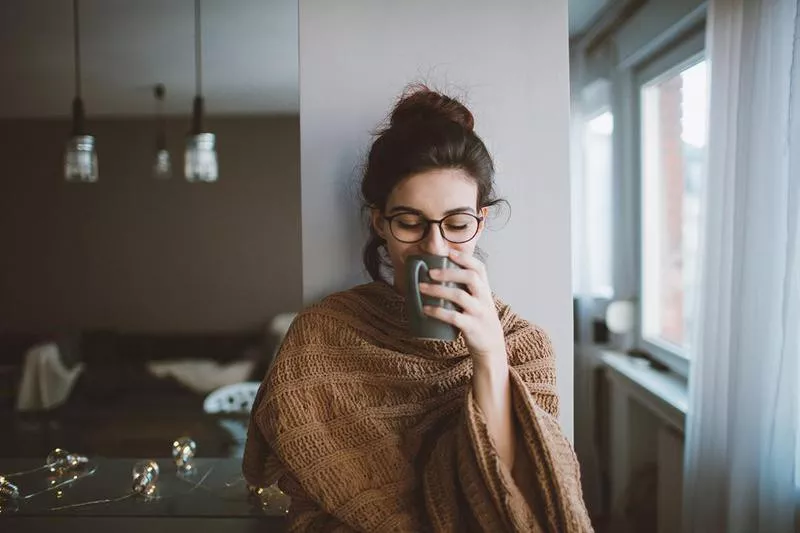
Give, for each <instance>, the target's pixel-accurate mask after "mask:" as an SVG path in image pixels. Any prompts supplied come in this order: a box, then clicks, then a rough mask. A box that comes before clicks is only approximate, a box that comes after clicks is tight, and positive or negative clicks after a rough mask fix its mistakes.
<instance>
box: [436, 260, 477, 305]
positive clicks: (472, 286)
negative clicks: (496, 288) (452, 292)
mask: <svg viewBox="0 0 800 533" xmlns="http://www.w3.org/2000/svg"><path fill="white" fill-rule="evenodd" d="M428 274H429V275H430V277H431V279H434V280H436V281H441V282H443V283H445V282H450V283H461V284H463V285H466V286H467V289H468V290H469V292H470V294H472V295H473V296H474V297H476V298H480V299H483V298H486V297H487V296H488V295H490V294H491V290H490V289H489V286H488V283H487V282H486V280H485V279H483V278H481V276H480V274H478V273H477V272H475V271H474V270H462V269H460V268H435V269H431V270H430V271H429V272H428Z"/></svg>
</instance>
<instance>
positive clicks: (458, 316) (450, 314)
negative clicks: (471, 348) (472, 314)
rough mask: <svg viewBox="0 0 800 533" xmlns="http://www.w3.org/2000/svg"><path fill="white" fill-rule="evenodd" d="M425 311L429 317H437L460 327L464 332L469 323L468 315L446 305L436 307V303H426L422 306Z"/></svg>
mask: <svg viewBox="0 0 800 533" xmlns="http://www.w3.org/2000/svg"><path fill="white" fill-rule="evenodd" d="M422 310H423V312H424V313H425V314H426V315H428V316H429V317H432V318H436V319H439V320H441V321H442V322H444V323H445V324H450V325H451V326H455V327H456V328H458V329H460V330H461V331H462V332H463V331H464V329H465V326H466V325H467V320H468V319H467V316H466V315H464V314H462V313H459V312H458V311H454V310H452V309H445V308H444V307H436V306H434V305H426V306H424V307H423V308H422Z"/></svg>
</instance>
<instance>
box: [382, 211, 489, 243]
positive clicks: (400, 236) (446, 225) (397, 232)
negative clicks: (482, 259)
mask: <svg viewBox="0 0 800 533" xmlns="http://www.w3.org/2000/svg"><path fill="white" fill-rule="evenodd" d="M383 218H384V219H386V220H387V221H388V222H389V231H391V233H392V235H393V236H394V238H395V239H397V240H398V241H400V242H402V243H405V244H413V243H416V242H419V241H421V240H422V239H424V238H425V237H427V235H428V231H430V229H431V225H432V224H436V225H438V226H439V232H440V233H441V234H442V238H443V239H444V240H446V241H448V242H451V243H453V244H463V243H465V242H469V241H471V240H472V239H474V238H475V236H476V235H477V234H478V229H479V228H480V225H481V221H482V220H483V218H482V217H479V216H476V215H473V214H472V213H453V214H452V215H447V216H446V217H444V218H441V219H439V220H431V219H428V218H425V217H424V216H422V215H418V214H415V213H398V214H396V215H392V216H388V217H387V216H384V217H383Z"/></svg>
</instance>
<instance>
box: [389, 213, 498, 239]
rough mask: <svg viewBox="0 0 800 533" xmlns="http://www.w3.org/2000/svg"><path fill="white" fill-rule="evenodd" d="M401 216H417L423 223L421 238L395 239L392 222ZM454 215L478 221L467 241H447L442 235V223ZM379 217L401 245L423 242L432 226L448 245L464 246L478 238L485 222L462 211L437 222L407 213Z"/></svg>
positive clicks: (417, 214)
mask: <svg viewBox="0 0 800 533" xmlns="http://www.w3.org/2000/svg"><path fill="white" fill-rule="evenodd" d="M403 215H414V216H418V217H420V218H421V219H422V220H423V221H424V222H425V229H424V230H422V236H421V237H420V238H419V239H417V240H416V241H404V240H401V239H399V238H398V237H397V235H395V234H394V231H392V220H394V219H395V218H397V217H400V216H403ZM455 215H468V216H471V217H472V218H474V219H475V220H477V221H478V225H477V226H476V227H475V233H474V234H473V235H472V237H470V238H469V239H467V240H465V241H451V240H450V239H448V238H447V237H445V235H444V229H442V222H444V221H445V220H446V219H448V218H450V217H452V216H455ZM381 216H382V217H383V219H384V220H386V221H387V222H388V223H389V233H391V234H392V237H394V238H395V239H397V241H398V242H402V243H403V244H416V243H418V242H422V241H424V240H425V238H426V237H427V236H428V233H429V232H430V230H431V226H432V225H434V224H436V225H437V226H439V235H441V236H442V239H444V240H446V241H447V242H449V243H450V244H464V243H466V242H469V241H471V240H472V239H474V238H475V237H477V236H478V233H480V230H481V222H483V221H484V220H485V219H484V217H482V216H479V215H475V214H473V213H468V212H466V211H462V212H458V213H450V214H449V215H445V216H443V217H442V218H440V219H439V220H434V219H432V218H427V217H425V216H423V215H421V214H419V213H407V212H406V213H395V214H394V215H389V216H386V215H384V214H381Z"/></svg>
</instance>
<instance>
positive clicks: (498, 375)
mask: <svg viewBox="0 0 800 533" xmlns="http://www.w3.org/2000/svg"><path fill="white" fill-rule="evenodd" d="M508 370H509V367H508V356H507V355H506V352H505V350H503V351H502V352H500V353H497V354H493V355H491V356H489V357H473V359H472V371H473V375H474V377H476V378H480V379H488V380H489V381H490V382H492V383H496V382H498V381H501V382H502V381H504V380H506V379H508Z"/></svg>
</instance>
